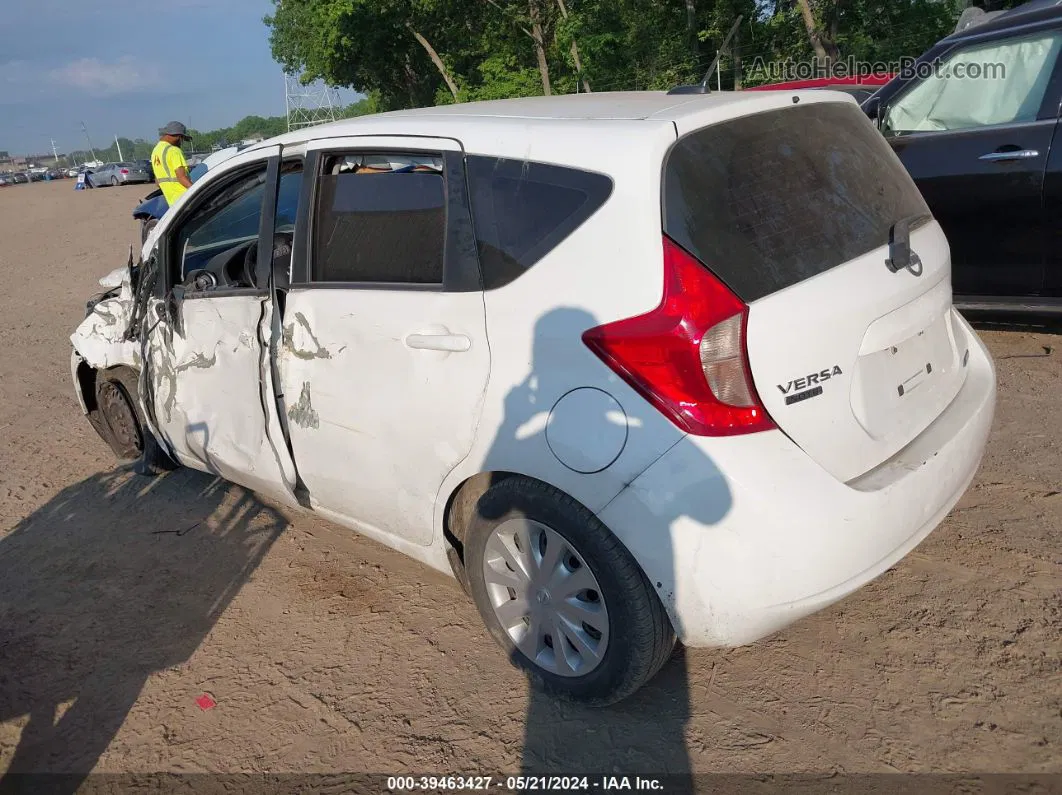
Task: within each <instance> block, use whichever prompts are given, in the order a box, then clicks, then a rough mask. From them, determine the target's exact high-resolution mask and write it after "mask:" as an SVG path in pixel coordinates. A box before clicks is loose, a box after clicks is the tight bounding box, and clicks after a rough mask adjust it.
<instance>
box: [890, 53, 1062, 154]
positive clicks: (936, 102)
mask: <svg viewBox="0 0 1062 795" xmlns="http://www.w3.org/2000/svg"><path fill="white" fill-rule="evenodd" d="M1060 47H1062V34H1060V33H1058V32H1051V33H1040V34H1037V35H1035V36H1027V37H1023V38H1020V39H1010V40H1007V41H995V42H989V43H986V44H981V45H977V46H975V47H967V48H964V49H961V50H958V51H956V52H953V53H950V54H949V55H947V56H946V57H945V58H944V59H942V61H941V62H940V64H939V65H938V66H937V67H935V69H934V73H933V74H932V75H931V76H929V77H927V78H926V79H924V80H922V81H921V82H919V83H917V84H916V85H915V86H914V87H913V88H911V89H909V90H908V91H907V92H906V93H904V94H902V95H901V96H900V98H899V99H897V100H895V101H894V102H893V103H892V104H890V105H889V107H888V108H887V109H886V112H885V116H884V118H883V120H882V131H883V132H892V133H900V132H929V131H943V130H965V129H970V128H975V127H988V126H991V125H996V124H1017V123H1021V122H1029V121H1035V120H1036V115H1037V113H1038V112H1039V110H1040V105H1041V104H1043V101H1044V94H1045V92H1046V91H1047V84H1048V81H1049V80H1050V79H1051V73H1052V71H1053V69H1054V66H1055V61H1056V60H1057V59H1058V53H1059V49H1060Z"/></svg>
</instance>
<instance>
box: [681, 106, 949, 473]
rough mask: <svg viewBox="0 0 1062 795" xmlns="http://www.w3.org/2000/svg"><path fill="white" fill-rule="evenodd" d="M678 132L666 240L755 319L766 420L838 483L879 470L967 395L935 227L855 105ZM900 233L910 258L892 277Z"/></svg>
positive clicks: (945, 258)
mask: <svg viewBox="0 0 1062 795" xmlns="http://www.w3.org/2000/svg"><path fill="white" fill-rule="evenodd" d="M820 96H821V95H820ZM679 132H680V137H679V140H678V142H677V143H676V145H675V146H674V148H673V149H672V150H671V152H670V153H669V155H668V158H667V161H666V162H665V165H664V231H665V232H666V233H667V234H668V236H669V237H671V238H672V239H673V240H675V241H676V242H677V243H678V244H679V245H681V246H682V247H683V248H685V249H686V250H687V251H689V252H690V253H691V254H693V255H694V256H695V257H697V258H698V259H699V260H700V261H701V262H702V263H703V264H704V265H705V266H707V267H708V268H709V269H710V270H711V271H712V272H713V273H714V274H715V275H716V276H717V277H718V278H719V279H720V280H721V281H723V282H724V283H725V284H726V285H727V286H728V287H729V288H730V289H731V290H732V291H733V292H734V293H735V294H736V295H737V296H738V297H739V298H741V299H742V300H743V301H744V302H745V303H746V304H748V305H749V311H748V326H747V331H746V345H747V353H748V361H749V368H750V370H751V374H752V380H753V382H754V383H755V386H756V390H757V391H758V392H759V396H760V399H761V400H762V402H763V405H764V407H765V408H766V409H767V411H768V413H769V414H770V415H771V417H772V418H773V419H774V421H775V422H776V423H777V425H778V426H779V428H780V429H781V430H782V431H783V432H785V433H786V434H787V435H788V436H789V437H790V438H791V439H792V440H793V441H794V442H795V443H796V444H797V445H799V446H800V447H801V448H802V449H803V450H804V451H805V452H807V454H808V455H809V456H811V457H812V458H813V459H814V460H815V461H816V462H817V463H818V464H819V465H820V466H822V467H823V469H825V470H826V471H828V472H830V473H831V474H832V475H834V476H835V477H836V478H838V479H840V480H842V481H848V480H851V479H853V478H855V477H857V476H859V475H861V474H863V473H865V472H867V471H868V470H870V469H873V468H874V467H875V466H877V465H878V464H880V463H881V462H883V461H885V460H886V459H888V458H889V457H891V456H892V455H893V454H894V453H896V452H897V451H898V450H900V449H901V448H902V447H904V446H905V445H906V444H907V443H908V442H910V441H911V440H912V439H914V438H915V437H916V436H917V435H918V434H919V433H921V432H922V431H923V430H924V429H925V428H926V427H927V426H928V425H929V424H930V423H931V422H932V421H933V420H934V419H935V418H936V417H937V416H939V415H940V413H941V412H942V411H943V410H944V409H945V408H946V407H947V405H948V404H949V403H950V402H951V400H952V399H953V398H954V397H955V395H956V393H957V392H958V391H959V389H960V388H961V386H962V383H963V381H964V379H965V369H964V367H965V353H966V351H965V348H964V343H963V340H964V339H965V338H964V335H963V334H962V332H961V331H960V330H959V327H958V326H957V325H956V323H955V316H954V314H953V310H952V306H951V262H950V258H949V250H948V244H947V241H946V239H945V237H944V235H943V233H942V231H941V229H940V227H939V225H938V224H937V223H936V221H934V220H933V219H932V216H931V215H930V211H929V208H928V207H927V206H926V204H925V201H924V200H923V199H922V196H921V194H920V193H919V192H918V189H917V188H916V187H915V185H914V182H913V181H912V180H911V178H910V177H909V175H908V174H907V172H906V171H905V170H904V168H903V166H902V165H901V163H900V162H899V160H898V159H897V158H896V156H895V155H894V154H893V152H892V149H891V148H890V147H889V145H888V144H887V143H886V142H885V140H884V139H883V138H882V137H881V135H880V134H879V133H878V131H877V130H876V129H874V127H873V125H871V124H870V123H869V121H868V120H867V118H866V117H865V116H864V115H863V114H862V112H861V111H860V110H859V108H858V107H857V106H856V105H855V104H854V103H851V102H842V101H810V102H805V101H800V102H797V103H792V104H787V105H786V106H785V107H778V108H775V109H772V110H765V111H762V112H758V113H754V114H752V115H747V116H741V117H737V118H733V119H729V120H727V121H723V122H719V123H716V124H712V125H710V126H705V127H700V128H699V129H692V130H690V131H684V130H681V129H680V131H679ZM902 219H913V220H912V224H911V232H910V236H909V239H910V247H911V250H912V251H913V252H914V253H915V254H916V255H917V258H916V259H915V260H913V261H912V264H911V267H910V268H900V269H898V270H895V271H894V270H892V269H890V268H889V267H888V266H887V264H886V261H887V260H889V258H890V253H891V252H892V251H893V250H892V249H891V247H890V244H889V243H890V234H891V233H892V231H893V229H894V225H895V224H896V222H897V221H901V220H902ZM902 238H903V235H902V234H901V235H900V239H901V240H902Z"/></svg>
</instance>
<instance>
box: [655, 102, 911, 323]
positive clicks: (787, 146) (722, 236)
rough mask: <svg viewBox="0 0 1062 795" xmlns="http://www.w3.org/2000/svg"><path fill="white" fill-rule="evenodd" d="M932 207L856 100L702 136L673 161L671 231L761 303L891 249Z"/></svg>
mask: <svg viewBox="0 0 1062 795" xmlns="http://www.w3.org/2000/svg"><path fill="white" fill-rule="evenodd" d="M912 216H924V217H927V218H928V217H929V208H928V207H927V206H926V203H925V201H924V200H923V199H922V195H921V194H920V193H919V192H918V189H917V188H916V187H915V184H914V182H913V181H912V180H911V178H910V177H909V176H908V174H907V172H906V171H905V170H904V168H903V166H902V165H901V164H900V162H899V160H898V159H897V158H896V156H895V155H894V154H893V152H892V149H891V148H890V147H889V145H888V144H887V143H886V142H885V140H884V138H882V136H881V134H880V133H879V132H878V131H877V130H876V129H875V128H874V126H873V125H872V124H870V123H869V122H868V120H867V118H866V117H865V116H864V115H863V113H862V111H861V110H859V108H858V107H857V106H855V105H852V104H849V103H847V102H845V103H840V102H821V103H813V104H808V105H796V106H793V107H790V108H785V109H784V110H775V111H768V112H766V113H758V114H755V115H752V116H744V117H742V118H740V119H735V120H733V121H729V122H724V123H721V124H716V125H713V126H711V127H705V128H703V129H700V130H697V131H696V132H693V133H690V134H689V135H686V136H684V137H683V138H681V139H679V141H678V142H677V143H676V144H675V146H674V147H673V148H672V150H671V152H670V153H669V154H668V157H667V160H666V161H665V163H664V231H665V232H666V233H667V234H668V236H669V237H671V238H672V239H674V240H675V242H677V243H678V244H679V245H681V246H683V247H684V248H686V249H687V250H688V251H689V252H690V253H691V254H693V255H694V256H696V257H697V258H698V259H700V260H701V261H702V262H703V263H704V264H705V265H707V266H708V267H709V268H710V269H711V270H712V271H713V272H714V273H715V274H716V275H717V276H718V277H719V278H720V279H722V280H723V281H724V282H726V284H727V286H728V287H730V289H731V290H733V291H734V292H735V293H736V294H737V295H738V296H739V297H740V298H741V299H742V300H744V301H746V302H748V301H755V300H756V299H758V298H763V297H764V296H766V295H770V294H771V293H773V292H776V291H777V290H781V289H784V288H786V287H789V286H791V285H793V284H796V283H798V282H801V281H803V280H804V279H808V278H810V277H812V276H815V275H817V274H820V273H822V272H824V271H827V270H829V269H830V268H833V267H835V266H837V265H840V264H841V263H843V262H847V261H848V260H851V259H853V258H855V257H858V256H860V255H862V254H866V253H867V252H868V251H872V250H873V249H875V248H878V247H879V246H883V245H885V244H887V243H888V242H889V230H890V229H891V227H892V225H893V224H894V223H896V222H897V221H898V220H900V219H901V218H910V217H912Z"/></svg>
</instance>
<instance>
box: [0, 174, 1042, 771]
mask: <svg viewBox="0 0 1062 795" xmlns="http://www.w3.org/2000/svg"><path fill="white" fill-rule="evenodd" d="M147 192H148V191H147V190H146V189H145V188H144V186H140V187H129V188H108V189H104V190H94V191H87V192H76V191H74V189H73V183H72V181H63V182H59V183H39V184H33V185H22V186H18V187H13V188H5V189H2V190H0V275H2V279H3V289H2V292H0V340H2V342H3V345H2V347H0V372H2V374H3V378H2V379H0V390H2V392H0V439H3V442H4V443H3V444H2V445H0V772H2V771H5V770H9V771H44V770H47V771H71V772H84V771H88V770H93V769H95V770H98V771H108V772H119V771H131V772H146V771H162V770H165V771H182V772H194V771H212V772H222V771H225V772H244V771H270V772H283V771H322V772H323V771H342V770H347V771H349V770H361V771H373V772H379V773H412V772H415V773H440V772H451V773H466V774H473V773H486V772H490V773H500V772H518V771H520V770H521V769H523V770H525V771H534V772H555V773H570V772H576V771H602V772H612V771H614V770H618V771H621V772H631V773H635V772H646V771H656V772H685V771H691V770H692V771H695V772H708V771H727V772H737V771H759V772H763V771H772V772H777V773H786V772H812V771H850V772H851V771H860V772H895V771H922V772H924V771H953V772H960V771H961V772H1009V771H1013V772H1026V773H1033V772H1055V773H1062V569H1060V563H1062V475H1060V473H1062V446H1060V442H1062V409H1060V396H1062V367H1060V355H1062V354H1060V352H1059V342H1060V341H1062V337H1060V336H1058V335H1057V334H1056V333H1050V332H1043V333H1041V332H1036V333H1033V332H1028V331H1021V330H1018V331H1015V330H997V329H992V330H983V331H982V334H983V337H984V338H985V339H986V340H987V342H988V344H989V347H990V348H991V350H992V353H993V355H994V356H995V358H996V361H997V366H998V370H999V386H1000V401H999V407H998V410H997V416H996V422H995V428H994V433H993V435H992V438H991V441H990V444H989V449H988V452H987V455H986V458H985V462H984V464H983V466H982V469H981V472H980V474H979V476H978V478H977V481H976V484H975V486H974V487H973V488H972V489H971V490H970V491H969V493H968V494H967V495H966V496H965V497H964V499H963V500H962V502H961V503H960V504H959V506H958V507H957V508H956V509H955V511H954V512H953V513H952V514H951V516H950V517H949V518H948V519H947V520H946V521H945V523H944V524H943V525H942V526H941V527H940V528H939V529H938V530H937V531H936V532H935V533H934V534H933V535H932V536H930V538H929V539H928V540H927V541H926V542H925V543H924V544H923V545H922V546H921V547H919V548H918V549H917V550H915V552H914V553H912V554H911V555H910V556H909V557H908V558H907V559H906V560H904V561H903V562H902V563H901V564H900V565H898V566H897V567H896V568H895V569H893V570H891V571H889V572H888V573H887V574H886V575H884V576H883V577H881V578H880V579H879V580H877V581H876V582H874V583H872V584H871V585H870V586H869V587H867V588H865V589H863V590H862V591H860V592H859V593H857V594H855V595H853V596H852V597H850V598H848V599H847V600H845V601H844V602H842V603H840V604H839V605H836V606H835V607H833V608H831V609H829V610H827V611H825V612H823V613H820V614H818V615H816V616H813V617H811V618H809V619H806V620H804V621H802V622H800V623H799V624H797V625H796V626H794V627H792V628H790V629H789V630H787V631H785V632H783V633H780V634H778V635H776V636H773V637H771V638H769V639H767V640H765V641H762V642H760V643H758V644H756V645H754V646H750V647H746V648H741V649H736V650H729V651H711V650H689V651H686V652H679V653H677V654H676V657H675V659H674V660H672V661H671V662H670V663H669V664H668V666H667V667H666V668H665V669H664V671H663V673H662V674H661V675H660V676H659V677H658V678H657V679H656V680H655V681H654V682H653V683H652V684H651V685H650V686H649V687H647V688H645V689H644V690H643V691H641V692H640V693H639V694H638V695H637V696H635V697H634V698H633V699H631V700H630V701H628V702H625V703H624V704H622V705H620V706H619V707H617V708H613V709H610V710H607V711H584V710H582V709H577V708H572V707H557V706H554V705H553V704H551V703H548V702H546V701H544V700H541V699H539V698H537V697H535V696H532V695H530V694H529V692H528V689H527V686H526V683H525V681H524V679H523V677H522V676H521V675H520V674H519V673H518V672H517V671H516V670H515V669H513V668H511V667H510V666H509V665H508V663H507V662H506V661H505V660H504V658H503V656H502V654H501V653H500V651H499V650H498V649H497V648H496V647H495V646H494V644H493V643H492V642H491V641H490V639H489V638H488V636H487V634H486V632H485V631H484V630H483V629H482V628H481V625H480V621H479V618H478V616H477V614H476V612H475V610H474V608H473V606H472V605H471V603H470V602H468V601H466V600H465V599H464V598H463V597H462V595H461V594H460V591H459V589H458V587H457V586H456V584H455V583H454V582H453V581H451V580H449V579H447V578H446V577H443V576H441V575H438V574H435V573H433V572H431V571H429V570H427V569H425V568H423V567H421V566H419V565H418V564H415V563H413V562H411V561H409V560H407V559H405V558H403V557H401V556H399V555H398V554H396V553H392V552H390V551H389V550H387V549H385V548H383V547H381V546H379V545H377V544H375V543H373V542H370V541H367V540H365V539H363V538H360V537H358V536H356V535H354V534H352V533H349V532H347V531H344V530H342V529H340V528H336V527H334V526H332V525H329V524H327V523H326V522H324V521H322V520H319V519H317V518H315V517H314V516H312V515H309V514H298V513H292V512H288V511H281V510H278V509H276V508H275V507H273V506H270V505H268V504H266V503H264V502H262V501H259V500H258V499H256V498H255V497H254V496H253V495H252V494H250V493H248V492H246V491H244V490H243V489H241V488H238V487H236V486H232V485H229V484H227V483H224V482H222V481H218V480H215V479H213V478H211V477H208V476H206V475H202V474H199V473H195V472H190V471H178V472H175V473H172V474H170V475H168V476H166V477H164V478H160V479H157V480H147V479H142V478H138V477H137V476H134V475H131V474H128V473H126V472H124V471H121V470H118V469H115V467H114V464H113V461H112V459H111V456H110V453H109V450H108V449H107V448H106V447H105V446H104V445H103V443H102V442H101V441H100V440H99V439H98V438H97V437H96V436H95V434H94V433H93V432H92V430H91V429H90V427H89V425H88V422H87V421H86V420H84V418H83V417H82V416H81V413H80V410H79V408H78V406H77V402H76V400H75V397H74V394H73V391H72V388H71V384H70V373H69V351H70V343H69V339H68V337H69V334H70V333H71V332H72V331H73V329H74V328H75V326H76V325H77V324H78V322H79V321H80V320H81V319H82V317H83V315H84V305H85V300H86V299H87V298H88V297H89V296H90V295H91V294H93V293H95V292H98V291H99V289H100V288H99V287H98V285H97V284H96V280H97V279H98V278H99V277H101V276H103V275H104V274H105V273H107V272H108V271H110V270H111V269H113V268H115V267H119V266H122V265H124V263H125V258H126V251H127V247H128V244H129V243H131V242H133V240H134V239H136V235H137V229H136V223H135V222H134V221H133V219H132V218H131V216H130V212H131V210H132V208H133V206H134V205H135V204H136V202H137V200H138V199H139V198H140V197H141V196H143V195H144V194H145V193H147ZM204 693H206V694H209V695H210V696H211V697H212V698H213V699H215V700H216V702H217V704H216V706H215V707H214V708H212V709H209V710H202V709H200V708H199V707H198V706H197V704H196V699H197V698H199V697H200V696H201V695H202V694H204Z"/></svg>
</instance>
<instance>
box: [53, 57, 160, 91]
mask: <svg viewBox="0 0 1062 795" xmlns="http://www.w3.org/2000/svg"><path fill="white" fill-rule="evenodd" d="M48 76H49V77H50V78H51V80H52V81H53V82H55V83H59V84H62V85H65V86H69V87H71V88H76V89H78V90H80V91H84V92H86V93H88V94H91V95H93V96H97V97H111V96H115V95H117V94H131V93H135V92H137V91H146V90H147V89H151V88H156V87H158V86H160V85H162V72H161V71H160V70H159V68H158V67H157V66H155V65H154V64H152V63H145V62H143V61H141V60H138V59H137V58H134V57H133V56H132V55H124V56H122V57H121V58H119V59H118V60H117V61H112V62H110V63H108V62H105V61H101V60H100V59H99V58H79V59H78V60H76V61H71V62H70V63H68V64H66V66H62V67H59V68H58V69H53V70H52V71H51V72H49V73H48Z"/></svg>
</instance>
